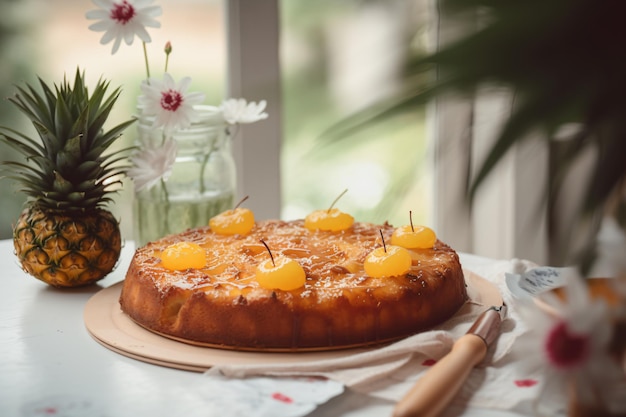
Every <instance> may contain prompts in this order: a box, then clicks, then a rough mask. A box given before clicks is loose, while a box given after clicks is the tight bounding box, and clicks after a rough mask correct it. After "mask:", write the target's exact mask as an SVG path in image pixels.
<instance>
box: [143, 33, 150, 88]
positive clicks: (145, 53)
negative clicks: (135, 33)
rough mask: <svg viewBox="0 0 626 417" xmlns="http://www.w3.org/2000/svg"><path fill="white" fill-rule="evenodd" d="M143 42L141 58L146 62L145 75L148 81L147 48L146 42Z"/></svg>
mask: <svg viewBox="0 0 626 417" xmlns="http://www.w3.org/2000/svg"><path fill="white" fill-rule="evenodd" d="M142 43H143V59H144V60H145V62H146V76H147V79H148V82H150V65H148V49H147V48H146V43H145V42H142Z"/></svg>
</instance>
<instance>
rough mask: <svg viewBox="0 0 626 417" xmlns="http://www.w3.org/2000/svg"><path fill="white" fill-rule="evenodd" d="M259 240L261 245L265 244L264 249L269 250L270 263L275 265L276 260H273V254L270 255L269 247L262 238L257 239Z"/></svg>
mask: <svg viewBox="0 0 626 417" xmlns="http://www.w3.org/2000/svg"><path fill="white" fill-rule="evenodd" d="M259 241H260V242H261V243H262V244H263V246H265V249H267V251H268V252H269V254H270V258H272V265H274V266H276V262H274V255H272V251H271V250H270V247H269V246H267V243H265V241H264V240H263V239H259Z"/></svg>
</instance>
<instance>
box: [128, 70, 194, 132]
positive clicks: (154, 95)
mask: <svg viewBox="0 0 626 417" xmlns="http://www.w3.org/2000/svg"><path fill="white" fill-rule="evenodd" d="M190 84H191V78H189V77H185V78H183V79H182V80H181V81H180V83H178V85H176V82H175V81H174V79H173V78H172V76H171V75H169V74H168V73H165V74H163V80H158V79H154V78H151V79H150V80H149V81H148V82H144V83H142V84H141V91H142V93H143V95H141V96H139V105H140V107H141V108H142V115H143V116H154V124H153V126H152V127H154V128H157V127H163V130H164V131H165V132H166V134H169V133H171V132H172V131H174V130H176V129H185V128H187V127H189V126H190V125H191V123H192V122H194V121H196V120H197V119H198V116H199V115H198V112H197V111H196V110H195V109H194V105H196V104H200V103H202V102H203V101H204V94H203V93H197V92H193V93H187V89H188V88H189V85H190Z"/></svg>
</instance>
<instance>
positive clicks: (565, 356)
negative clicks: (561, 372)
mask: <svg viewBox="0 0 626 417" xmlns="http://www.w3.org/2000/svg"><path fill="white" fill-rule="evenodd" d="M590 342H591V341H590V340H589V337H588V336H586V335H582V334H575V333H572V332H571V331H570V329H569V328H568V327H567V323H566V322H564V321H562V322H560V323H558V324H557V325H556V326H554V327H553V328H552V329H550V331H549V332H548V336H547V337H546V341H545V348H546V355H547V357H548V361H549V362H550V364H552V365H553V366H554V367H555V368H559V369H571V368H575V367H578V366H581V365H583V364H584V363H585V362H586V361H587V359H588V358H589V354H590V348H591V346H590Z"/></svg>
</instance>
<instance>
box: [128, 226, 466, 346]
mask: <svg viewBox="0 0 626 417" xmlns="http://www.w3.org/2000/svg"><path fill="white" fill-rule="evenodd" d="M380 231H382V233H383V235H384V236H385V241H386V242H389V241H390V240H391V233H392V232H393V227H392V226H390V225H387V224H385V225H374V224H369V223H359V222H356V223H354V225H353V226H352V227H350V228H349V229H347V230H345V231H342V232H323V231H309V230H307V229H306V228H304V226H303V221H301V220H297V221H290V222H285V221H278V220H269V221H263V222H257V223H256V225H255V226H254V228H253V230H252V231H251V232H250V234H248V235H245V236H239V235H235V236H223V235H218V234H216V233H213V232H212V231H211V229H210V228H209V227H205V228H197V229H192V230H188V231H186V232H183V233H181V234H178V235H172V236H168V237H165V238H163V239H160V240H158V241H155V242H151V243H149V244H147V245H146V246H144V247H142V248H139V249H138V250H137V251H136V252H135V255H134V257H133V259H132V261H131V264H130V267H129V269H128V272H127V274H126V279H125V281H124V285H123V288H122V293H121V296H120V304H121V308H122V310H123V311H124V312H125V313H126V314H128V315H129V316H130V317H131V318H132V319H133V320H134V321H136V322H137V323H139V324H140V325H142V326H144V327H146V328H148V329H150V330H153V331H155V332H158V333H162V334H164V335H167V336H171V337H175V338H180V339H183V340H187V341H190V342H192V343H199V344H207V345H211V346H223V347H228V348H234V349H251V350H256V349H259V350H310V349H328V348H340V347H349V346H362V345H369V344H377V343H381V342H386V341H390V340H395V339H399V338H402V337H405V336H408V335H411V334H414V333H417V332H420V331H423V330H426V329H428V328H430V327H432V326H434V325H437V324H439V323H441V322H443V321H445V320H446V319H448V318H449V317H451V316H452V315H454V314H455V312H456V311H457V310H458V309H459V308H460V307H461V306H462V305H463V303H464V302H465V301H466V300H467V292H466V288H465V281H464V278H463V272H462V269H461V264H460V262H459V258H458V255H457V254H456V252H455V251H454V250H453V249H451V248H450V247H449V246H447V245H446V244H444V243H442V242H441V241H437V242H436V243H435V246H434V247H433V248H431V249H414V250H410V252H411V256H412V259H413V262H412V267H411V270H410V271H409V272H408V273H407V274H406V275H403V276H396V277H388V278H372V277H369V276H367V275H366V274H365V271H364V270H363V261H364V260H365V257H366V256H367V254H368V253H369V252H370V251H372V250H373V249H375V248H377V247H379V246H381V240H380V234H379V233H380ZM261 239H263V240H264V241H265V242H266V243H267V244H268V246H269V247H270V248H271V249H272V253H273V254H274V256H277V255H281V254H282V255H285V256H288V257H290V258H292V259H295V260H296V261H298V262H299V263H300V264H301V265H302V267H303V268H304V270H305V273H306V277H307V281H306V284H305V286H304V287H302V288H299V289H296V290H292V291H282V290H270V289H265V288H262V287H260V286H259V285H258V283H257V282H256V280H255V278H254V273H255V268H256V265H258V264H259V263H260V262H262V261H265V260H267V259H268V256H269V255H268V253H267V250H266V249H265V247H264V246H263V244H262V243H261V242H260V240H261ZM180 241H189V242H194V243H197V244H199V245H200V246H202V247H203V248H205V249H206V251H207V266H206V267H205V268H203V269H188V270H184V271H172V270H168V269H165V268H163V267H162V266H161V261H160V254H161V252H162V251H163V250H164V249H165V248H167V247H168V246H169V245H171V244H173V243H176V242H180Z"/></svg>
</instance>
